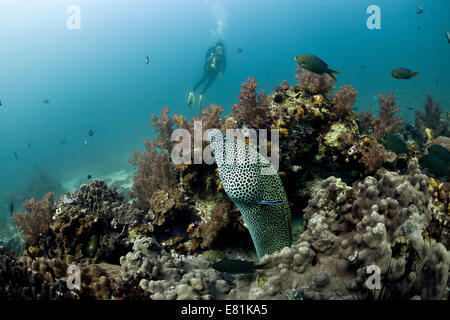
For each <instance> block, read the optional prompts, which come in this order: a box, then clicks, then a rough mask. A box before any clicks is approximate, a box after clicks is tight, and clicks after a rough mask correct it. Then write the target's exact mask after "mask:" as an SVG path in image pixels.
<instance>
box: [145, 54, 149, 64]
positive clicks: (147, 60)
mask: <svg viewBox="0 0 450 320" xmlns="http://www.w3.org/2000/svg"><path fill="white" fill-rule="evenodd" d="M149 62H150V60H149V59H148V56H147V58H145V63H146V64H148V63H149Z"/></svg>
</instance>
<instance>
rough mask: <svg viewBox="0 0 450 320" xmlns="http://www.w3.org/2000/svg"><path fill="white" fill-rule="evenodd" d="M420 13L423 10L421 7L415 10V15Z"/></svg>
mask: <svg viewBox="0 0 450 320" xmlns="http://www.w3.org/2000/svg"><path fill="white" fill-rule="evenodd" d="M422 13H423V8H422V7H421V6H418V7H417V10H416V14H422Z"/></svg>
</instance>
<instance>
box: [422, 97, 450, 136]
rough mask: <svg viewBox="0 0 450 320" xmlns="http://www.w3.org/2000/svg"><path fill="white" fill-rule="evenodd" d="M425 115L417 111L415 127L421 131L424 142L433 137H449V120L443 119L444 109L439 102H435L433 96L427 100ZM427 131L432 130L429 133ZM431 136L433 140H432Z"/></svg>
mask: <svg viewBox="0 0 450 320" xmlns="http://www.w3.org/2000/svg"><path fill="white" fill-rule="evenodd" d="M424 108H425V114H422V113H421V112H420V111H419V110H416V117H415V126H416V128H417V129H418V130H419V132H420V135H421V137H422V139H423V141H427V140H431V139H432V138H433V137H434V138H437V137H439V136H449V134H450V131H449V127H448V125H449V119H448V117H447V119H442V108H441V106H440V103H439V101H434V99H433V97H432V96H431V94H427V99H426V100H425V106H424ZM427 130H431V131H429V132H427ZM430 136H431V139H430Z"/></svg>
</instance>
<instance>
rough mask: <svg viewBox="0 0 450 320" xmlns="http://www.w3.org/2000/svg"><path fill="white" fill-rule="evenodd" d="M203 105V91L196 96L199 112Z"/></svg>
mask: <svg viewBox="0 0 450 320" xmlns="http://www.w3.org/2000/svg"><path fill="white" fill-rule="evenodd" d="M204 106H205V96H204V95H203V93H201V94H200V96H199V97H198V112H199V113H200V112H201V111H202V109H203V107H204Z"/></svg>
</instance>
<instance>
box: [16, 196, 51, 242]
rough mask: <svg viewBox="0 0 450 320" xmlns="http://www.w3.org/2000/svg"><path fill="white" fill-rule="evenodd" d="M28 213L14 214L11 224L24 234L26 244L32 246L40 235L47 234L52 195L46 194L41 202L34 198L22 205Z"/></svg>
mask: <svg viewBox="0 0 450 320" xmlns="http://www.w3.org/2000/svg"><path fill="white" fill-rule="evenodd" d="M22 206H23V207H24V208H25V209H26V210H27V211H28V212H23V211H19V212H15V213H14V214H13V222H14V223H15V224H16V225H17V227H18V229H19V230H20V231H23V232H24V234H25V241H26V244H27V245H29V246H34V245H36V244H37V243H38V242H39V239H40V237H41V235H43V234H46V233H47V232H48V228H49V226H50V221H51V217H52V211H53V193H51V192H50V193H48V194H47V195H45V196H44V198H43V199H42V200H41V201H37V200H35V199H34V198H33V199H31V200H27V201H25V203H24V204H23V205H22Z"/></svg>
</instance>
